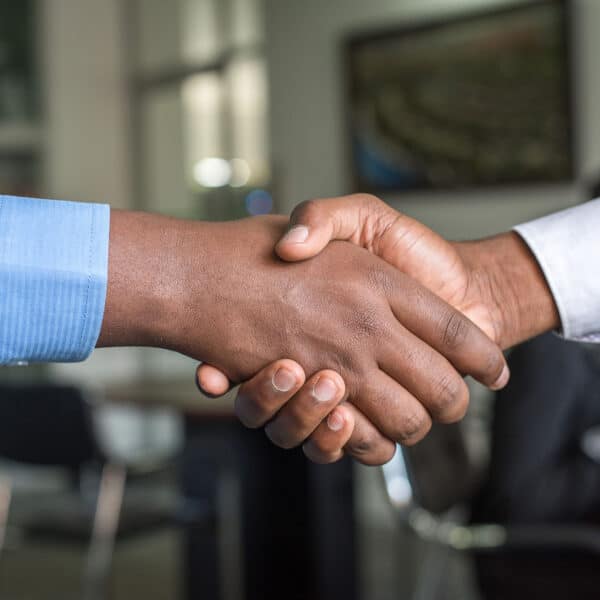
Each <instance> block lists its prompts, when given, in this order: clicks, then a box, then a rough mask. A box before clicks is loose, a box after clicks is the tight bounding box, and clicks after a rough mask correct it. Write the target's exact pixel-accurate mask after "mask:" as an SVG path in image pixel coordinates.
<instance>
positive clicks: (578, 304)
mask: <svg viewBox="0 0 600 600" xmlns="http://www.w3.org/2000/svg"><path fill="white" fill-rule="evenodd" d="M515 231H516V232H517V233H518V234H519V235H520V236H521V237H522V238H523V240H524V241H525V242H526V243H527V245H528V246H529V248H530V249H531V251H532V252H533V254H534V255H535V257H536V259H537V261H538V263H539V264H540V267H541V269H542V271H543V273H544V275H545V277H546V281H547V282H548V285H549V287H550V291H551V292H552V295H553V296H554V301H555V302H556V306H557V308H558V312H559V315H560V319H561V323H562V335H563V336H564V337H565V338H567V339H573V340H579V341H586V342H600V199H598V200H594V201H593V202H588V203H586V204H582V205H580V206H576V207H574V208H569V209H567V210H564V211H561V212H558V213H554V214H551V215H548V216H546V217H542V218H541V219H537V220H535V221H530V222H529V223H524V224H522V225H518V226H517V227H515Z"/></svg>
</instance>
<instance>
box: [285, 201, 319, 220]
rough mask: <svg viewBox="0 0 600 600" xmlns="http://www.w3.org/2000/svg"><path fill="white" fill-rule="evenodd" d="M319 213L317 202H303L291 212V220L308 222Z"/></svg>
mask: <svg viewBox="0 0 600 600" xmlns="http://www.w3.org/2000/svg"><path fill="white" fill-rule="evenodd" d="M318 211H319V200H316V199H311V200H304V201H303V202H300V204H298V205H296V207H295V208H294V210H292V214H291V220H292V221H293V222H298V221H304V220H310V219H311V217H313V216H315V215H316V213H317V212H318Z"/></svg>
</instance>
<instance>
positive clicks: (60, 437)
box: [0, 386, 175, 600]
mask: <svg viewBox="0 0 600 600" xmlns="http://www.w3.org/2000/svg"><path fill="white" fill-rule="evenodd" d="M0 397H1V401H0V456H2V457H4V458H7V459H10V460H12V461H15V462H16V463H21V464H23V463H24V464H29V465H38V466H47V467H59V468H61V469H64V470H65V471H66V472H67V473H68V476H69V480H70V482H71V486H70V490H69V491H68V493H67V494H60V495H59V496H57V497H54V498H53V499H52V501H48V499H46V500H44V501H42V499H40V501H39V503H34V506H33V508H32V510H31V511H30V514H27V515H25V516H24V518H22V519H21V523H20V527H21V528H22V530H23V532H24V533H25V535H26V536H27V537H35V538H40V537H43V538H45V539H48V540H51V541H55V542H80V543H88V549H87V555H86V562H85V569H84V575H83V594H82V597H83V598H84V599H85V600H99V599H102V598H106V597H107V596H108V581H109V576H110V571H111V563H112V555H113V546H114V544H115V542H116V541H118V540H119V539H121V538H123V537H126V536H131V535H134V534H138V533H145V532H149V531H151V530H153V529H154V528H156V527H161V526H164V525H165V524H167V523H169V522H173V519H174V515H175V507H174V506H169V505H168V504H165V503H164V502H163V503H162V504H160V503H156V502H155V500H154V497H155V494H152V493H151V490H146V493H145V494H144V496H143V498H142V501H140V499H139V498H135V497H134V498H133V502H128V501H127V497H126V494H125V488H126V486H125V483H126V479H129V480H130V481H131V480H135V479H137V478H139V477H140V475H143V476H144V477H145V476H147V475H148V474H155V473H157V472H158V471H160V469H161V468H162V467H164V466H165V465H166V464H167V463H168V459H167V458H166V457H165V459H164V460H163V461H162V462H161V463H160V464H155V465H153V466H152V467H151V466H149V465H147V464H144V465H143V467H142V468H141V469H140V468H137V466H136V465H135V464H126V463H124V462H123V461H117V460H114V459H111V457H110V455H109V453H108V452H107V451H106V450H105V449H104V448H103V447H101V444H100V443H99V440H98V436H97V435H96V433H95V428H94V424H93V406H92V404H91V403H89V402H87V401H86V399H85V398H84V396H83V394H82V393H81V392H80V391H79V390H78V389H76V388H72V387H60V386H26V387H23V386H2V387H1V388H0ZM140 471H141V473H140ZM11 490H12V485H11V482H10V478H7V477H4V478H3V479H2V480H1V482H0V532H4V530H5V528H6V520H7V516H8V518H9V519H10V509H9V504H10V496H11ZM157 496H158V497H160V494H158V495H157ZM2 538H3V535H1V534H0V540H1V539H2ZM0 560H1V557H0Z"/></svg>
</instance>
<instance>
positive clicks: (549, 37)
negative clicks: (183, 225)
mask: <svg viewBox="0 0 600 600" xmlns="http://www.w3.org/2000/svg"><path fill="white" fill-rule="evenodd" d="M599 28H600V3H599V2H597V1H596V0H572V1H571V2H563V1H560V0H542V1H529V0H523V1H516V2H515V1H510V2H507V1H504V0H370V1H369V2H364V1H359V0H327V1H322V0H321V1H319V0H303V1H302V2H294V1H292V0H3V1H2V3H1V4H0V191H1V192H2V193H5V194H17V195H18V194H22V195H33V196H40V197H47V198H61V199H70V200H78V201H91V202H104V203H110V204H111V205H112V206H113V207H117V208H128V209H139V210H149V211H156V212H161V213H165V214H170V215H175V216H180V217H185V218H190V219H215V220H222V219H234V218H239V217H243V216H248V215H255V214H264V213H269V212H282V213H288V212H289V211H290V210H291V208H292V207H293V206H294V205H295V204H297V203H298V202H300V201H302V200H305V199H308V198H311V197H319V196H321V197H322V196H333V195H339V194H343V193H349V192H352V191H371V192H374V193H377V194H378V195H380V196H381V197H383V198H384V199H385V200H386V201H388V202H389V203H390V204H391V205H393V206H394V207H397V208H398V209H400V210H402V211H404V212H406V213H408V214H410V215H412V216H414V217H416V218H418V219H420V220H422V221H424V222H425V223H426V224H427V225H429V226H431V227H433V228H434V229H436V230H437V231H439V232H440V233H441V234H442V235H444V236H447V237H449V238H454V239H468V238H475V237H479V236H484V235H489V234H493V233H495V232H499V231H503V230H506V229H507V228H510V227H511V226H512V225H515V224H517V223H519V222H523V221H525V220H528V219H531V218H533V217H537V216H540V215H543V214H545V213H549V212H552V211H555V210H558V209H561V208H564V207H567V206H571V205H574V204H577V203H579V202H583V201H585V200H588V199H590V198H591V197H593V196H594V195H596V193H597V192H598V191H599V188H598V183H600V71H599V70H598V68H597V64H596V63H597V56H598V55H599V53H600V41H599V38H598V35H597V32H598V30H599ZM510 360H511V370H512V372H513V380H512V383H511V385H510V386H509V388H508V389H507V390H506V391H505V392H503V393H502V394H501V395H500V397H499V398H496V397H492V396H491V395H490V394H487V393H486V392H485V391H484V390H483V389H481V388H480V387H478V386H476V385H475V384H471V387H472V392H473V394H472V397H473V401H472V406H471V409H470V412H469V415H468V417H467V419H466V420H465V422H464V423H462V424H461V425H460V426H453V427H445V428H438V429H436V430H435V431H434V432H433V434H432V436H430V438H428V441H427V442H424V443H423V444H419V445H417V447H415V448H414V449H411V450H410V451H400V452H398V453H397V455H396V457H395V459H394V460H393V461H392V463H390V464H389V465H387V466H386V467H385V468H384V469H376V468H366V467H361V466H358V465H353V464H351V463H349V462H346V461H342V462H341V463H339V464H337V465H335V466H327V467H318V466H315V465H310V464H308V462H307V461H306V460H305V459H304V457H303V455H302V453H301V452H300V451H290V452H284V451H281V450H279V449H276V448H274V447H273V448H272V447H271V446H270V445H269V444H268V443H267V441H266V438H265V436H264V434H262V432H260V431H259V432H256V431H246V430H244V429H243V428H242V427H241V426H240V425H238V424H237V423H236V421H235V419H234V417H233V413H232V399H231V398H226V399H220V400H214V399H208V398H204V397H202V396H200V395H199V394H198V393H197V391H196V390H195V388H194V383H193V372H194V369H195V366H196V365H195V363H194V362H193V361H190V360H188V359H185V358H183V357H181V356H179V355H175V354H173V353H168V352H164V351H158V350H150V349H115V350H99V351H97V352H95V353H94V355H93V356H92V357H91V358H90V359H89V360H88V361H87V362H86V363H84V364H80V365H51V366H33V367H25V368H19V369H14V368H11V369H3V370H0V395H1V396H2V402H0V458H1V460H0V599H4V598H7V599H8V598H10V599H13V598H18V599H31V600H33V599H38V598H44V599H48V598H61V599H63V600H64V599H68V598H86V599H87V598H90V599H100V598H111V599H122V598H123V599H124V598H127V599H128V600H130V599H132V598H138V597H139V598H144V599H145V600H151V599H153V598H157V599H158V598H161V599H164V598H182V599H183V598H202V599H213V598H214V599H215V600H220V599H226V600H237V599H239V600H243V599H246V600H252V599H254V598H257V599H258V598H260V599H261V600H269V599H270V598H275V597H277V598H282V597H284V598H290V599H291V598H298V599H304V598H306V599H308V598H310V599H311V600H319V599H321V598H323V599H324V598H336V599H337V598H344V599H349V600H352V599H356V600H388V599H390V600H391V599H404V598H407V599H413V598H414V599H415V600H428V599H432V600H454V599H456V600H485V599H489V598H492V599H495V598H498V599H500V598H502V599H506V598H511V599H515V598H520V597H525V594H527V597H528V598H531V597H535V598H550V599H551V598H555V597H556V598H558V597H561V598H562V597H564V596H565V595H566V594H567V593H570V594H571V595H572V596H574V597H577V598H586V597H589V598H595V597H597V593H596V594H595V593H594V592H595V591H596V590H597V589H598V586H599V585H600V581H598V579H599V578H598V576H597V575H596V571H597V561H596V559H597V557H598V556H597V555H598V552H600V533H599V530H597V525H596V524H597V522H598V516H600V510H598V508H597V507H599V506H600V469H599V468H598V460H600V436H599V435H598V425H599V424H600V409H596V406H599V407H600V402H599V400H600V398H597V396H598V395H599V394H600V391H599V390H600V385H598V383H599V382H600V360H599V359H598V353H597V351H595V350H594V349H593V348H588V347H583V346H572V345H570V344H567V343H565V342H563V341H560V340H559V339H558V338H556V337H554V336H545V337H543V338H540V339H538V340H534V341H533V342H531V343H528V344H526V345H524V346H523V347H521V348H519V349H517V350H515V351H514V352H513V354H512V355H511V357H510Z"/></svg>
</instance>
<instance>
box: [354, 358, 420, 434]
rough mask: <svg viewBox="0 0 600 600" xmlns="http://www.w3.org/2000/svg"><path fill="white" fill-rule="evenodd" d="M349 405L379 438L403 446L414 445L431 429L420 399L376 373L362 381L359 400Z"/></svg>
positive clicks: (378, 372)
mask: <svg viewBox="0 0 600 600" xmlns="http://www.w3.org/2000/svg"><path fill="white" fill-rule="evenodd" d="M351 402H352V404H355V405H357V406H358V407H359V409H360V412H361V413H362V415H363V416H364V418H365V419H368V420H369V421H370V422H371V423H372V424H373V427H375V428H376V430H377V431H379V432H380V434H381V435H382V436H384V437H386V438H387V439H389V440H392V441H393V442H397V443H399V444H403V445H405V446H410V445H413V444H416V443H417V442H418V441H420V440H421V439H423V438H424V437H425V435H427V433H428V432H429V429H430V428H431V416H430V414H429V412H428V410H427V409H426V407H425V406H424V405H423V403H422V402H421V401H420V398H419V400H417V398H415V397H414V396H413V395H412V394H411V393H410V392H409V391H408V390H406V389H405V388H404V387H403V386H402V385H400V384H399V383H398V382H397V381H395V380H394V379H392V378H391V377H390V376H389V375H387V374H386V373H384V372H383V371H381V370H379V369H376V370H374V371H373V372H371V373H369V374H368V375H367V376H366V377H364V379H363V381H362V385H361V388H360V398H356V399H354V398H353V399H352V400H351Z"/></svg>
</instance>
